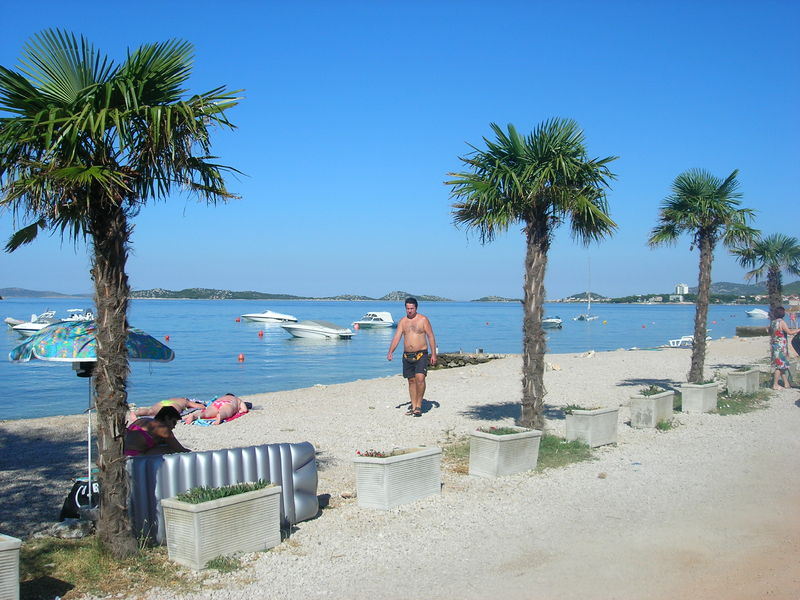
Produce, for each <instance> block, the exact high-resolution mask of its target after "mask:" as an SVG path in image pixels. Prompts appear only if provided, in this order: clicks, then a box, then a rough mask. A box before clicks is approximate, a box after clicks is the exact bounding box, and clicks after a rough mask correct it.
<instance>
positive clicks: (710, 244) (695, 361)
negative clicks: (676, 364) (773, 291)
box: [687, 233, 714, 383]
mask: <svg viewBox="0 0 800 600" xmlns="http://www.w3.org/2000/svg"><path fill="white" fill-rule="evenodd" d="M699 246H700V276H699V280H698V282H697V303H696V305H695V315H694V345H693V346H692V366H691V368H690V369H689V375H688V377H687V379H688V380H689V383H703V366H704V365H705V362H706V335H707V334H708V301H709V297H710V295H711V264H712V262H713V260H714V238H713V236H712V234H709V233H706V234H702V233H701V234H700V243H699Z"/></svg>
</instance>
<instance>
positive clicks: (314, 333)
mask: <svg viewBox="0 0 800 600" xmlns="http://www.w3.org/2000/svg"><path fill="white" fill-rule="evenodd" d="M281 327H283V328H284V329H285V330H286V331H288V332H289V333H291V334H292V335H293V336H294V337H298V338H312V339H317V340H321V339H339V340H348V339H350V338H351V337H353V331H352V330H350V329H346V328H344V327H339V326H338V325H336V324H334V323H330V322H328V321H300V322H298V323H281Z"/></svg>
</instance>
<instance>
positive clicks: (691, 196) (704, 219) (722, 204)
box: [648, 169, 757, 383]
mask: <svg viewBox="0 0 800 600" xmlns="http://www.w3.org/2000/svg"><path fill="white" fill-rule="evenodd" d="M738 173H739V171H738V170H734V171H733V172H732V173H731V174H730V175H728V177H727V179H725V180H724V181H722V180H720V179H719V178H717V177H714V176H713V175H712V174H711V173H709V172H708V171H704V170H702V169H690V170H688V171H685V172H684V173H681V174H680V175H678V176H677V177H676V178H675V180H674V181H673V182H672V193H671V194H670V195H669V196H667V197H666V198H665V199H664V201H663V202H662V203H661V208H660V211H659V219H658V220H659V224H658V225H657V226H656V227H654V228H653V231H652V233H651V235H650V239H649V241H648V243H649V245H650V246H651V247H656V246H660V245H665V244H675V243H676V242H677V240H678V237H679V236H680V235H681V234H682V233H688V234H689V235H690V236H691V245H690V249H694V248H695V247H697V248H699V249H700V274H699V280H698V286H697V302H696V311H695V318H694V345H693V347H692V365H691V368H690V370H689V375H688V377H687V378H688V380H689V383H702V382H703V364H704V363H705V358H706V333H707V322H708V299H709V295H710V293H711V264H712V262H713V260H714V248H715V247H716V245H717V242H722V244H723V246H725V247H726V248H733V247H734V246H735V245H737V244H739V245H748V244H750V243H752V240H753V239H754V237H755V235H756V234H757V231H756V230H754V229H752V228H750V227H749V226H748V225H747V222H748V220H750V219H751V218H752V217H753V211H752V210H751V209H749V208H738V207H739V205H740V202H739V198H740V197H741V194H740V193H739V192H737V191H736V190H737V188H738V187H739V182H738V181H737V180H736V175H737V174H738Z"/></svg>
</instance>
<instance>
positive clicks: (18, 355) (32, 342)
mask: <svg viewBox="0 0 800 600" xmlns="http://www.w3.org/2000/svg"><path fill="white" fill-rule="evenodd" d="M96 332H97V323H95V322H94V321H78V322H72V323H67V322H61V323H54V324H52V325H49V326H47V327H45V328H44V329H42V330H41V331H39V332H38V333H35V334H33V335H32V336H30V337H29V338H27V339H26V340H25V341H24V342H22V343H21V344H20V345H19V346H17V347H16V348H14V349H13V350H12V351H11V352H9V353H8V358H9V359H10V360H11V361H13V362H28V361H30V360H33V359H34V358H36V359H39V360H46V361H52V362H68V363H72V365H73V368H74V369H75V371H76V372H77V375H78V376H79V377H88V376H91V374H92V371H93V369H94V363H96V362H97V337H96ZM125 346H126V348H127V349H128V360H137V361H138V360H142V361H156V362H169V361H171V360H172V359H173V358H175V353H174V352H173V351H172V350H171V349H170V348H169V347H167V346H165V345H164V344H162V343H161V342H159V341H158V340H157V339H156V338H154V337H153V336H151V335H148V334H146V333H145V332H144V331H142V330H141V329H135V328H133V327H129V328H128V337H127V338H126V340H125ZM92 394H93V388H92V386H91V385H90V386H89V408H88V409H87V410H86V412H87V413H88V415H89V425H88V428H87V429H88V433H87V483H88V498H89V506H90V507H91V504H92V408H94V402H93V396H92Z"/></svg>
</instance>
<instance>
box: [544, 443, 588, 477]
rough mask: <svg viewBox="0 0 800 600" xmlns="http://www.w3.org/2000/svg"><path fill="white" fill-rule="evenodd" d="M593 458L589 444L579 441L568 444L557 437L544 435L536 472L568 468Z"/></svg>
mask: <svg viewBox="0 0 800 600" xmlns="http://www.w3.org/2000/svg"><path fill="white" fill-rule="evenodd" d="M591 458H592V449H591V448H590V447H589V444H584V443H583V442H579V441H574V442H567V441H565V440H564V439H563V438H560V437H558V436H555V435H543V436H542V439H541V441H540V442H539V462H538V463H536V470H537V471H544V470H545V469H556V468H558V467H566V466H567V465H571V464H572V463H576V462H581V461H584V460H589V459H591Z"/></svg>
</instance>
